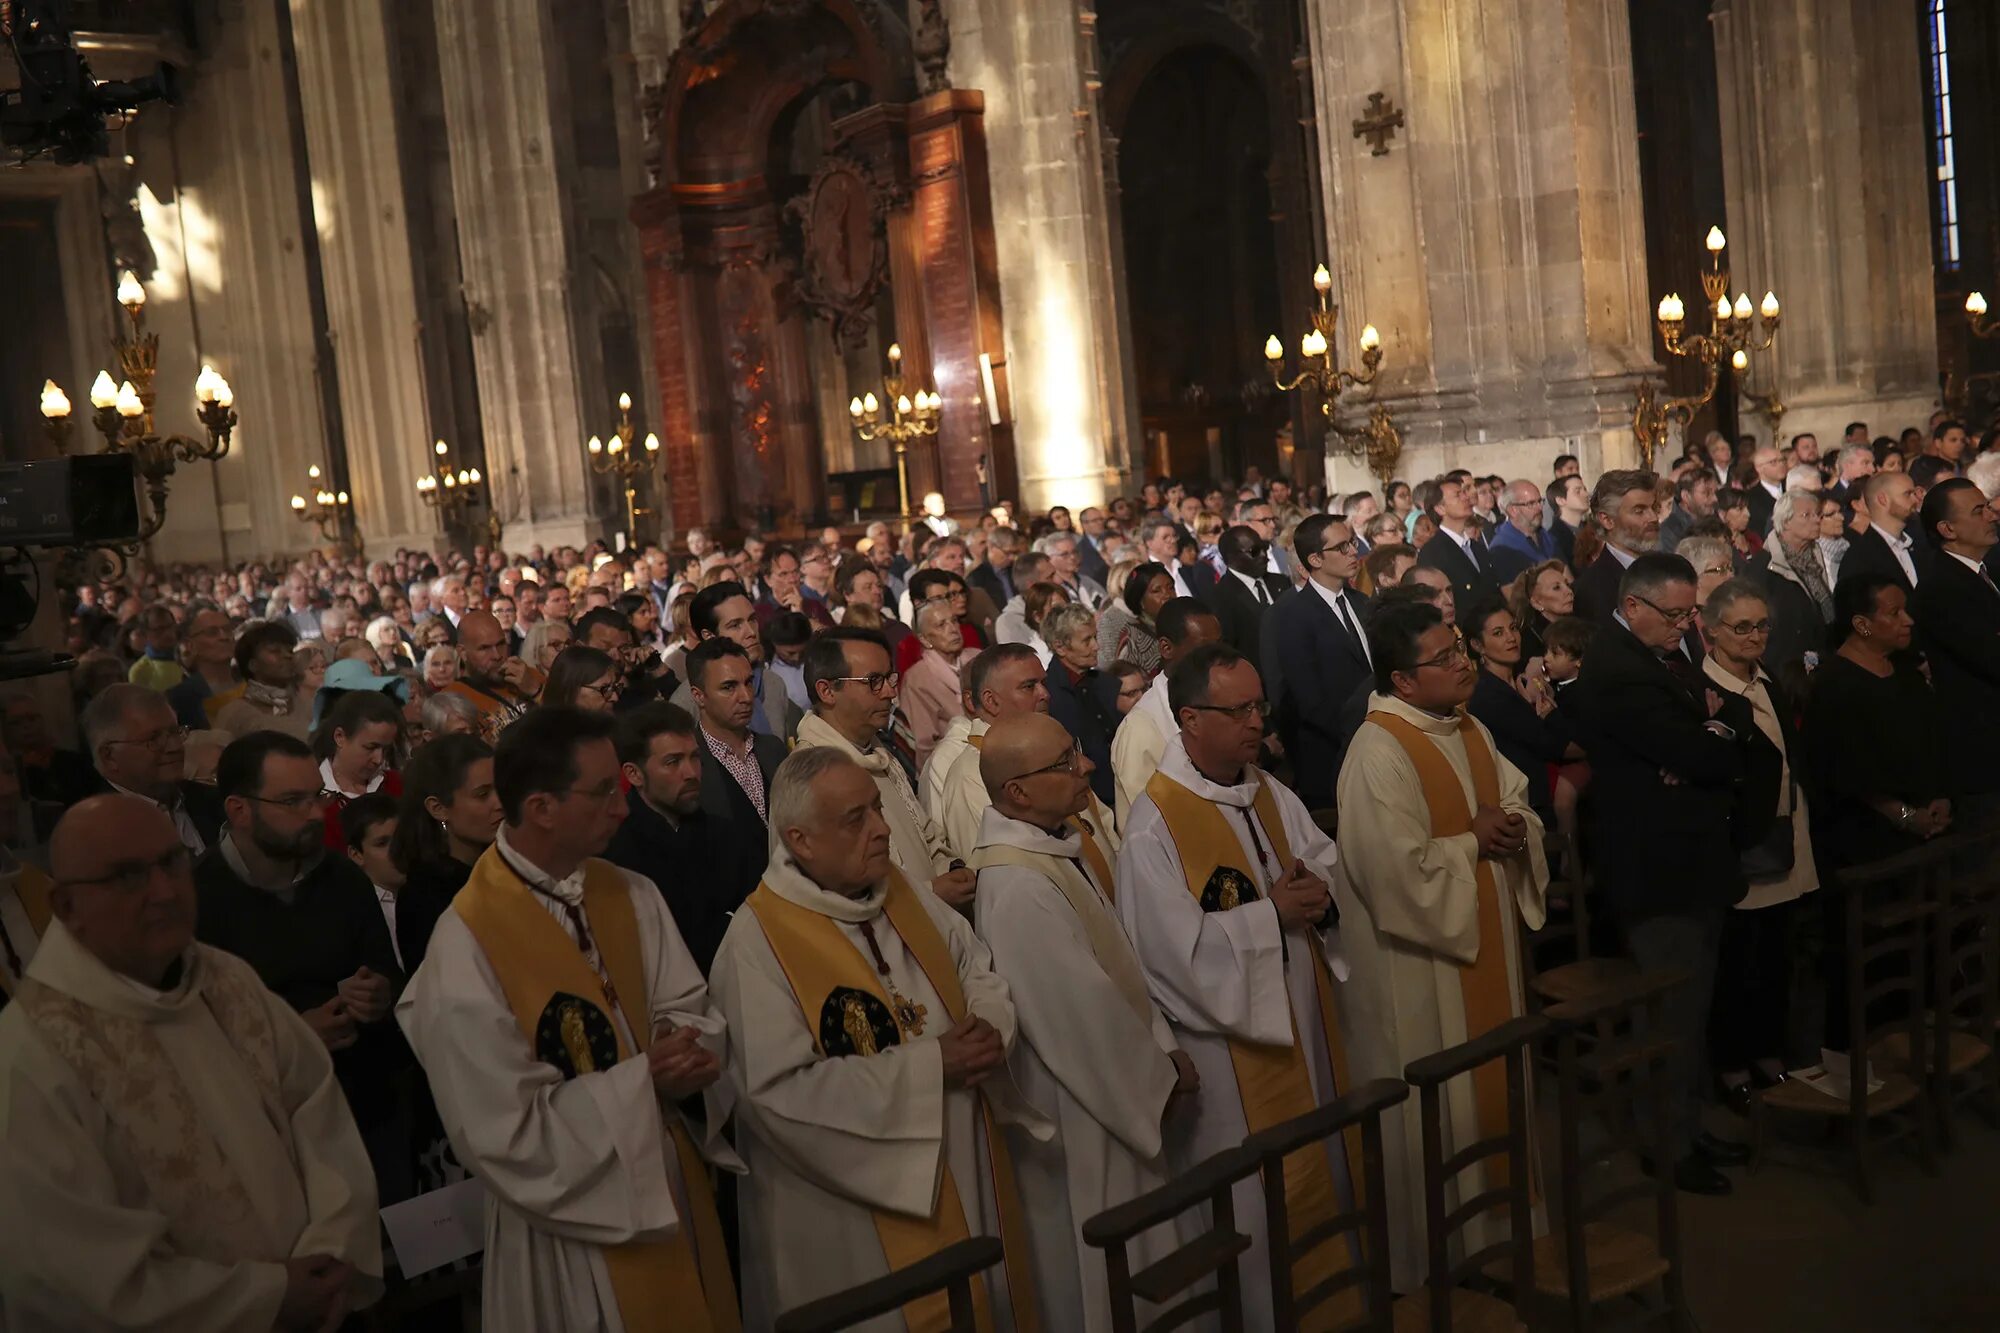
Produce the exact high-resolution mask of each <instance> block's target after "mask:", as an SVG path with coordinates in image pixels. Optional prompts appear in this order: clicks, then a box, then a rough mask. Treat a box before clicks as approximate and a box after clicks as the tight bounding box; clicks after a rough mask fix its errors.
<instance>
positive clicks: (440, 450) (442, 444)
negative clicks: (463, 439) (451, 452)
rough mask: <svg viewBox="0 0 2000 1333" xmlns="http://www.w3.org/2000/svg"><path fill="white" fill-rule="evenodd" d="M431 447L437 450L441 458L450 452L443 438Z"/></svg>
mask: <svg viewBox="0 0 2000 1333" xmlns="http://www.w3.org/2000/svg"><path fill="white" fill-rule="evenodd" d="M431 447H432V448H433V449H435V450H436V451H437V456H438V457H439V458H443V457H444V456H445V454H446V452H448V450H447V448H446V445H445V442H444V441H443V440H439V441H438V442H437V443H436V444H435V445H433V446H431Z"/></svg>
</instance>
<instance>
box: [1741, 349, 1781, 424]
mask: <svg viewBox="0 0 2000 1333" xmlns="http://www.w3.org/2000/svg"><path fill="white" fill-rule="evenodd" d="M1729 368H1730V369H1731V370H1733V371H1735V372H1736V374H1737V376H1738V379H1737V382H1736V396H1737V398H1738V399H1739V400H1741V401H1742V403H1743V405H1744V406H1746V407H1749V408H1753V409H1755V410H1756V411H1759V412H1762V413H1763V414H1764V419H1765V420H1766V421H1769V422H1770V423H1771V443H1772V444H1774V445H1775V444H1777V443H1778V442H1779V440H1780V439H1782V438H1783V432H1784V422H1785V413H1786V412H1787V411H1789V410H1790V409H1789V408H1787V407H1786V406H1785V400H1784V399H1783V398H1781V397H1779V396H1778V386H1777V385H1775V384H1773V385H1772V386H1771V392H1769V393H1757V392H1756V391H1754V390H1753V389H1751V387H1750V379H1749V375H1748V374H1747V372H1748V370H1749V368H1750V354H1749V353H1748V352H1745V351H1743V350H1742V349H1740V348H1739V349H1738V350H1736V351H1734V352H1732V353H1730V356H1729Z"/></svg>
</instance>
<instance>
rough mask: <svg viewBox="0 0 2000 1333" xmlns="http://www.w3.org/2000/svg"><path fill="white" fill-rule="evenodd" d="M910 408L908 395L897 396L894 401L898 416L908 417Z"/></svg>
mask: <svg viewBox="0 0 2000 1333" xmlns="http://www.w3.org/2000/svg"><path fill="white" fill-rule="evenodd" d="M911 406H912V404H911V402H910V395H908V394H901V395H899V396H898V397H897V399H896V412H897V414H898V415H899V416H908V415H910V408H911Z"/></svg>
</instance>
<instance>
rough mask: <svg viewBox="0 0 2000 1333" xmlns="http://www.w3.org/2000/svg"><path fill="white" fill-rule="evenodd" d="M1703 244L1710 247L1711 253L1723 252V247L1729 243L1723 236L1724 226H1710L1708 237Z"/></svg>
mask: <svg viewBox="0 0 2000 1333" xmlns="http://www.w3.org/2000/svg"><path fill="white" fill-rule="evenodd" d="M1703 244H1704V245H1706V246H1707V247H1708V252H1709V253H1710V254H1712V255H1719V254H1721V253H1722V248H1723V247H1724V246H1725V245H1727V244H1729V242H1727V241H1725V240H1724V239H1723V238H1722V228H1720V227H1710V228H1709V229H1708V239H1707V240H1706V241H1704V242H1703Z"/></svg>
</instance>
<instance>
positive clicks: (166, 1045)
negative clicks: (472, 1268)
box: [0, 794, 382, 1333]
mask: <svg viewBox="0 0 2000 1333" xmlns="http://www.w3.org/2000/svg"><path fill="white" fill-rule="evenodd" d="M50 864H51V869H52V871H53V874H54V888H53V891H52V894H51V906H52V910H53V914H54V915H53V919H52V920H51V921H50V923H49V926H48V931H47V933H46V934H45V935H44V936H43V938H42V940H41V944H40V947H39V948H38V949H37V950H36V951H35V956H34V961H33V962H31V963H30V964H29V965H28V971H27V976H26V978H25V979H24V980H23V981H22V982H21V984H20V986H19V987H18V988H17V989H16V991H15V994H14V998H13V1002H12V1003H11V1004H9V1005H8V1006H7V1007H6V1010H5V1011H4V1012H0V1199H4V1200H5V1201H6V1202H5V1205H4V1207H0V1326H4V1327H6V1328H8V1329H22V1330H30V1329H32V1330H45V1329H46V1330H54V1329H62V1330H69V1329H96V1328H148V1329H187V1330H201V1331H202V1333H268V1331H269V1330H272V1329H277V1330H319V1329H330V1328H335V1327H338V1326H339V1324H340V1323H341V1321H342V1320H343V1319H344V1318H345V1317H346V1315H347V1313H348V1312H349V1311H350V1310H354V1309H358V1308H360V1307H361V1306H364V1305H367V1304H369V1303H370V1302H372V1301H373V1300H374V1299H375V1297H376V1296H377V1295H379V1294H380V1292H381V1289H382V1282H381V1274H382V1250H381V1242H380V1240H379V1228H380V1223H379V1222H378V1221H377V1220H376V1196H375V1176H374V1172H373V1170H372V1169H371V1168H370V1167H369V1165H368V1154H367V1151H366V1150H365V1149H364V1148H363V1147H362V1145H361V1135H360V1132H359V1131H358V1130H356V1129H355V1126H354V1117H353V1116H352V1115H351V1114H349V1112H348V1109H347V1101H346V1099H345V1098H344V1097H343V1096H342V1095H341V1091H340V1084H339V1083H338V1082H336V1081H335V1079H334V1076H333V1062H332V1060H331V1059H330V1058H329V1057H328V1056H327V1053H326V1048H325V1046H324V1045H322V1044H321V1042H320V1039H319V1038H318V1037H317V1036H315V1035H314V1034H313V1031H312V1029H311V1028H309V1027H307V1026H306V1022H305V1020H304V1019H302V1018H300V1017H299V1016H298V1014H296V1013H294V1012H293V1011H292V1008H291V1006H290V1005H288V1004H286V1003H285V1002H284V1001H282V1000H280V999H279V998H278V997H277V996H275V995H273V994H271V992H270V991H268V990H266V989H264V986H263V984H262V983H261V982H259V981H258V980H257V974H256V973H255V972H253V971H251V970H250V967H249V965H248V964H246V963H244V962H241V961H240V960H238V959H237V958H235V957H233V956H231V955H230V954H226V953H223V952H222V951H220V950H218V949H212V948H209V947H208V946H207V945H204V944H197V943H196V942H195V939H194V924H195V889H194V874H193V868H192V864H191V860H190V857H189V854H188V850H187V848H186V847H185V846H183V845H182V843H181V840H180V835H179V834H178V833H177V832H176V831H175V829H174V825H173V821H171V820H170V819H168V818H167V816H166V814H165V813H164V812H162V811H161V810H160V808H159V807H158V806H156V805H154V804H153V803H152V802H150V801H146V800H142V799H141V798H139V797H136V796H127V795H122V794H112V795H105V796H94V797H91V798H90V799H89V800H86V801H83V802H82V803H80V804H78V805H77V806H75V807H74V808H72V809H71V810H70V811H69V813H68V814H66V815H65V816H64V817H63V820H62V823H60V824H59V825H57V827H56V830H55V835H54V838H53V839H52V840H51V843H50Z"/></svg>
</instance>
